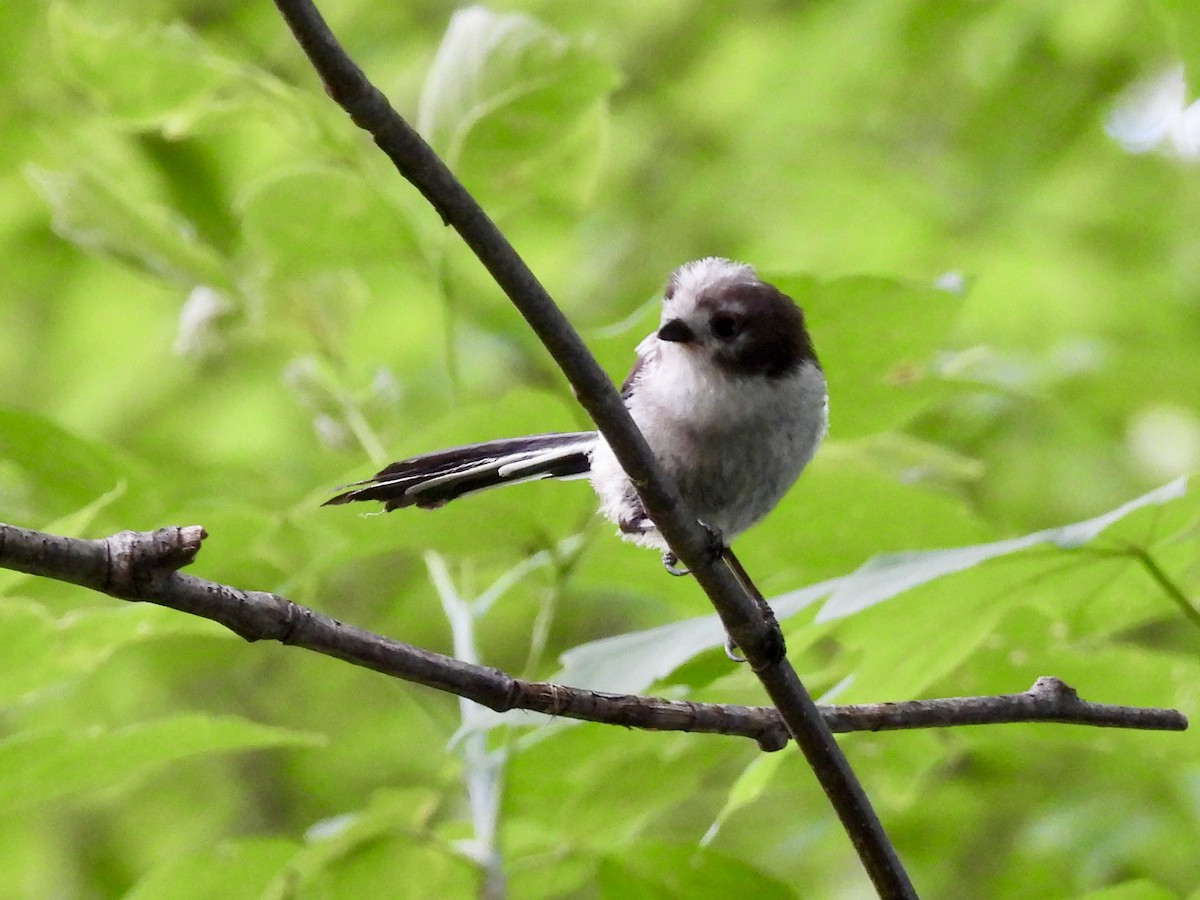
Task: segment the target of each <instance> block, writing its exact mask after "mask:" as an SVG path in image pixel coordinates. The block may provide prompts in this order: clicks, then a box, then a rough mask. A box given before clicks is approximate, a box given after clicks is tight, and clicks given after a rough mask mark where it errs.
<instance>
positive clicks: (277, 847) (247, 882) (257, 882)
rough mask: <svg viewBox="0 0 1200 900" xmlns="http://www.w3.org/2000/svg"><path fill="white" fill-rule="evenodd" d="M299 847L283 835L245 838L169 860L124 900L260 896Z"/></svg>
mask: <svg viewBox="0 0 1200 900" xmlns="http://www.w3.org/2000/svg"><path fill="white" fill-rule="evenodd" d="M298 849H299V845H298V844H296V843H294V842H292V841H287V840H283V839H281V838H276V839H272V838H246V839H244V840H238V841H226V842H223V843H221V844H219V845H218V846H216V847H202V848H200V849H199V850H198V852H195V853H190V854H187V855H185V856H182V857H179V858H176V859H171V860H169V861H168V862H165V863H163V864H162V865H160V866H157V867H155V868H153V869H151V870H150V872H148V873H147V874H146V875H145V876H143V877H142V878H141V879H140V880H139V881H138V883H137V884H136V885H135V886H134V888H133V890H132V891H130V892H129V893H127V894H125V895H124V898H125V900H157V898H162V900H189V898H195V900H207V898H210V897H221V898H223V900H224V898H227V900H259V898H261V897H263V896H264V894H265V892H266V890H267V889H268V888H269V886H270V885H271V883H272V882H273V881H274V880H275V878H276V876H277V875H278V873H279V870H280V869H282V868H283V867H284V866H285V865H286V864H287V862H288V860H290V859H291V858H292V857H293V856H294V855H295V853H296V851H297V850H298Z"/></svg>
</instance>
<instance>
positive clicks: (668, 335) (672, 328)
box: [658, 319, 696, 344]
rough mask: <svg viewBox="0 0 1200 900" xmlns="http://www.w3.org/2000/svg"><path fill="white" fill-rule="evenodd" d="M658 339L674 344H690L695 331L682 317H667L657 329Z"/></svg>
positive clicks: (694, 338)
mask: <svg viewBox="0 0 1200 900" xmlns="http://www.w3.org/2000/svg"><path fill="white" fill-rule="evenodd" d="M658 339H659V340H660V341H671V342H672V343H674V344H690V343H691V342H692V341H694V340H696V332H694V331H692V329H690V328H689V327H688V326H687V323H686V322H684V321H683V319H669V320H667V321H666V322H664V323H663V324H662V327H661V328H659V329H658Z"/></svg>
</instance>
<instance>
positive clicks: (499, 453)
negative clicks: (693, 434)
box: [324, 431, 596, 512]
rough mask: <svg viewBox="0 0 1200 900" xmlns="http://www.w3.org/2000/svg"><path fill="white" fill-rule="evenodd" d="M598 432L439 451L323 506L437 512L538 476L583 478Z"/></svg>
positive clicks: (380, 474)
mask: <svg viewBox="0 0 1200 900" xmlns="http://www.w3.org/2000/svg"><path fill="white" fill-rule="evenodd" d="M595 444H596V433H595V432H594V431H578V432H573V433H569V434H534V435H530V436H528V437H519V438H502V439H500V440H498V441H487V442H485V443H482V444H470V445H468V446H466V447H454V448H452V449H450V450H439V451H437V452H436V453H426V454H424V455H422V456H414V457H411V458H409V459H402V460H400V461H399V462H394V463H392V464H391V465H390V466H388V467H387V468H386V469H383V470H381V471H379V472H378V473H376V474H375V475H373V476H371V477H370V478H368V479H366V480H365V481H358V482H355V483H354V484H351V485H347V487H349V488H350V490H348V491H345V492H344V493H341V494H338V495H337V496H336V497H333V498H332V499H330V500H326V501H325V503H324V505H325V506H330V505H334V504H338V503H350V502H352V501H355V500H380V501H382V502H383V504H384V509H385V510H387V511H389V512H390V511H391V510H393V509H402V508H403V507H405V506H418V507H421V508H422V509H433V508H434V507H437V506H442V505H443V504H446V503H449V502H450V501H451V500H454V499H456V498H458V497H461V496H463V495H464V494H473V493H475V492H476V491H482V490H486V489H487V488H490V487H496V486H497V485H501V484H520V483H521V482H523V481H536V480H538V479H539V478H564V479H566V478H581V477H583V476H585V475H587V473H588V469H589V468H590V466H591V463H590V458H589V455H590V453H591V450H592V448H593V447H594V446H595Z"/></svg>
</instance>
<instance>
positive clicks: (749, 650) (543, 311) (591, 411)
mask: <svg viewBox="0 0 1200 900" xmlns="http://www.w3.org/2000/svg"><path fill="white" fill-rule="evenodd" d="M275 5H276V6H277V7H278V8H279V11H280V13H281V14H282V15H283V18H284V19H285V21H286V22H287V24H288V26H289V27H290V28H291V30H292V33H293V34H294V35H295V37H296V40H297V41H298V42H299V44H300V46H301V47H302V48H303V49H304V52H305V53H306V54H307V55H308V58H309V60H310V62H311V63H312V64H313V67H314V68H315V69H316V70H317V73H318V74H319V75H320V77H321V80H322V82H324V85H325V90H326V91H327V92H328V94H329V96H330V97H332V98H333V99H334V101H336V102H337V103H338V104H339V105H340V106H342V108H343V109H345V110H346V112H347V113H349V115H350V117H351V118H352V119H353V120H354V122H355V124H357V125H358V126H359V127H360V128H363V129H364V130H366V131H367V132H369V133H370V134H371V136H372V137H373V138H374V139H375V143H376V144H377V145H378V146H379V148H380V149H381V150H382V151H383V152H384V153H386V154H387V155H388V157H389V158H390V159H391V160H392V161H393V162H394V163H395V165H396V168H397V169H398V170H399V171H400V174H401V175H403V176H404V177H405V178H407V179H408V180H409V181H410V182H412V184H413V185H414V186H415V187H416V188H417V189H418V190H419V191H420V192H421V193H422V194H423V195H424V196H425V198H426V199H427V200H429V202H430V203H431V204H432V205H433V207H434V208H435V209H436V210H437V211H438V212H439V213H440V214H441V216H442V219H443V221H444V222H445V223H446V224H447V225H450V226H451V227H453V228H454V229H455V230H456V231H457V232H458V233H459V235H460V236H461V237H462V239H463V240H464V241H465V242H466V243H467V245H468V246H469V247H470V248H471V250H472V251H474V253H475V255H476V256H477V257H478V258H479V260H480V261H481V262H482V263H483V265H484V267H485V268H486V269H487V270H488V272H490V273H491V275H492V277H493V278H494V279H495V281H496V283H497V284H498V285H500V287H501V288H502V289H503V290H504V292H505V293H506V294H507V295H508V297H509V299H510V300H511V301H512V302H513V304H514V305H515V306H516V308H517V309H518V311H519V312H520V313H521V315H522V316H523V317H524V318H525V320H526V322H528V323H529V326H530V327H531V328H532V329H533V331H534V332H535V333H536V334H537V336H538V338H539V339H540V340H541V341H542V343H543V345H545V347H546V349H547V350H548V351H549V352H550V355H551V356H552V357H553V358H554V361H555V362H556V363H557V364H558V366H559V368H560V369H562V371H563V374H564V375H566V377H567V380H568V381H569V382H570V383H571V386H572V387H573V388H574V390H575V396H576V398H577V399H578V400H579V403H580V404H581V405H582V406H583V408H584V409H585V410H586V411H587V413H588V415H589V416H591V418H592V420H593V421H594V422H595V423H596V427H597V428H598V429H599V430H600V433H601V434H602V435H603V436H604V438H605V440H606V441H607V442H608V444H609V446H610V447H611V448H612V450H613V453H614V454H615V455H616V457H617V459H618V461H619V462H620V463H621V466H622V468H623V469H624V470H625V472H626V474H627V475H628V476H629V478H630V480H631V481H632V482H633V484H634V485H635V486H636V488H637V491H638V494H639V495H640V497H641V500H642V503H643V505H644V506H645V508H646V511H647V512H648V513H649V515H650V518H651V519H653V521H654V524H655V525H656V526H657V527H658V529H659V531H660V532H661V533H662V534H663V536H664V537H665V538H666V540H667V543H668V544H669V545H670V547H671V549H672V551H673V552H674V553H675V555H676V556H677V557H678V559H680V560H681V561H682V562H683V563H684V565H686V566H687V567H688V569H689V570H690V571H691V572H692V573H693V575H694V576H695V578H696V581H697V582H698V583H699V584H700V586H701V587H702V588H703V589H704V592H705V593H706V594H707V595H708V597H709V599H710V600H711V601H712V604H713V606H714V607H715V608H716V610H717V613H718V615H720V617H721V621H722V623H724V625H725V629H726V631H727V632H728V633H729V635H730V637H731V638H733V640H734V641H735V642H736V643H737V645H738V647H739V648H740V649H741V650H742V652H744V653H745V654H746V658H747V659H748V661H749V662H750V665H751V667H752V668H753V670H754V672H755V674H757V675H758V677H759V680H760V681H761V682H762V684H763V687H764V688H766V691H767V694H768V696H770V698H771V702H772V703H774V704H775V706H776V708H777V709H778V710H779V714H780V716H781V717H782V719H783V721H784V722H785V723H786V725H787V729H788V731H789V732H790V733H791V735H792V737H793V738H795V740H796V743H797V744H798V745H799V747H800V748H801V750H802V751H803V752H804V755H805V757H806V758H807V760H808V762H809V765H811V766H812V768H813V771H814V773H815V774H816V776H817V779H818V781H819V782H820V784H821V787H822V788H823V789H824V791H825V794H826V796H827V797H828V798H829V800H830V803H831V804H832V805H833V807H834V809H835V811H836V812H837V814H838V817H839V818H840V819H841V821H842V825H843V827H844V828H845V829H846V832H847V834H848V835H849V837H850V840H851V841H852V842H853V844H854V847H855V849H856V850H857V851H858V854H859V858H860V859H861V860H862V863H863V866H864V867H865V868H866V870H867V873H868V875H869V876H870V878H871V880H872V882H873V883H874V885H875V888H876V890H877V891H878V892H879V894H880V895H881V896H885V897H915V896H916V893H915V891H914V890H913V887H912V884H911V882H910V880H909V878H908V874H907V873H906V872H905V870H904V867H903V865H902V864H901V862H900V859H899V857H898V856H897V855H896V851H895V849H894V848H893V847H892V844H891V842H890V841H889V840H888V837H887V834H886V833H885V832H884V830H883V825H882V824H881V823H880V821H879V817H878V816H877V815H876V814H875V811H874V809H872V807H871V804H870V801H869V800H868V799H867V796H866V793H865V792H864V791H863V789H862V786H861V785H860V784H859V783H858V779H857V777H856V776H855V774H854V772H853V770H851V768H850V765H849V763H848V762H847V761H846V758H845V756H844V755H843V754H842V751H841V749H840V748H839V747H838V745H837V743H836V741H834V739H833V735H832V733H831V732H830V731H829V729H828V728H827V727H826V726H825V722H824V720H823V719H822V717H821V714H820V712H819V711H818V710H817V706H816V704H815V703H814V702H813V699H812V697H811V696H810V695H809V693H808V691H807V689H806V688H805V687H804V685H803V684H802V683H801V681H800V679H799V677H798V676H797V675H796V672H795V670H794V669H793V668H792V666H791V664H790V663H789V662H788V661H787V658H786V656H785V654H784V648H783V641H782V638H781V637H780V632H779V628H778V625H776V624H775V622H774V621H773V620H771V621H768V618H767V617H766V616H765V615H764V610H763V609H762V608H761V607H760V605H759V604H758V603H756V602H755V599H754V596H753V594H754V593H756V592H755V591H752V590H749V589H748V588H749V587H750V586H749V585H747V586H746V589H744V588H743V586H742V584H741V583H740V582H739V581H738V579H737V577H736V576H735V575H734V573H733V572H731V571H730V569H729V568H728V567H727V565H726V563H725V561H724V560H717V561H714V560H713V559H712V558H711V554H710V553H708V552H707V550H708V547H709V544H710V538H709V536H708V535H707V533H706V532H705V531H704V529H703V528H702V527H701V526H700V524H699V522H697V521H696V518H695V516H693V515H691V514H690V513H689V512H688V511H687V508H686V507H685V506H684V504H683V501H682V498H681V497H680V495H679V491H678V489H677V488H676V487H675V485H674V484H672V483H671V481H670V480H669V479H668V478H667V477H666V476H665V474H664V473H663V471H662V469H661V467H660V466H659V465H658V463H657V461H656V460H655V458H654V455H653V454H652V453H651V452H650V448H649V446H648V445H647V444H646V441H645V439H644V438H643V437H642V435H641V433H640V432H639V431H638V429H637V427H636V426H635V425H634V424H633V420H632V419H631V418H630V417H629V413H628V412H626V410H625V406H624V404H623V403H622V402H621V398H620V396H619V395H618V394H617V391H616V389H615V388H614V387H613V384H612V382H611V381H610V380H609V378H608V377H607V375H605V373H604V371H603V370H602V369H601V368H600V366H599V364H598V363H597V362H596V360H595V358H594V357H593V356H592V355H591V353H590V352H589V351H588V349H587V347H586V345H585V344H584V343H583V341H582V339H581V338H580V337H579V335H578V334H577V333H576V332H575V330H574V329H573V328H572V327H571V325H570V323H569V322H568V321H567V320H566V317H565V316H563V314H562V312H561V311H560V310H559V309H558V307H557V306H556V305H555V304H554V301H553V300H551V298H550V296H549V295H548V294H547V293H546V290H545V289H544V288H543V287H542V285H541V284H540V283H538V281H537V279H536V278H535V277H534V275H533V273H532V272H530V270H529V268H528V267H527V266H526V265H525V263H524V262H523V261H522V260H521V258H520V257H519V256H518V255H517V253H516V251H515V250H514V249H513V247H512V246H511V245H510V244H509V242H508V241H507V240H506V239H505V237H504V235H503V234H501V232H500V230H499V229H498V228H497V227H496V225H495V224H494V223H493V222H492V221H491V219H489V218H488V216H487V214H486V213H484V211H483V210H482V209H481V208H480V206H479V204H478V203H476V202H475V200H474V198H472V197H471V195H470V194H469V193H467V191H466V189H465V188H464V187H463V186H462V184H461V183H460V182H459V181H458V179H456V178H455V177H454V175H453V174H452V173H451V172H450V170H449V169H448V168H447V167H446V166H445V164H444V163H443V162H442V161H441V159H439V158H438V156H437V154H436V153H434V152H433V150H432V149H431V148H430V147H429V145H428V144H426V143H425V141H424V140H422V139H421V137H420V135H418V134H417V133H416V131H414V130H413V129H412V127H411V126H410V125H409V124H408V123H407V122H406V121H405V120H404V119H403V118H402V117H401V116H400V115H399V114H398V113H397V112H396V111H395V110H394V109H392V107H391V105H390V104H389V103H388V101H387V98H386V97H384V95H383V94H382V93H381V92H380V91H379V90H378V89H377V88H376V87H375V86H374V85H372V84H371V83H370V82H369V81H368V80H367V78H366V76H365V75H364V74H363V72H362V70H361V69H360V68H359V67H358V66H357V65H356V64H355V63H354V61H353V60H352V59H350V57H349V56H348V55H347V54H346V52H345V51H344V50H343V49H342V47H341V46H340V45H339V44H338V42H337V39H336V38H335V37H334V36H333V34H332V33H331V32H330V30H329V28H328V26H327V25H326V23H325V21H324V19H323V18H322V17H321V14H320V13H319V12H318V11H317V9H316V7H315V6H314V5H313V4H312V2H310V0H275Z"/></svg>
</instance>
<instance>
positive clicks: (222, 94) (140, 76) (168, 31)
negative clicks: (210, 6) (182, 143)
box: [48, 2, 251, 135]
mask: <svg viewBox="0 0 1200 900" xmlns="http://www.w3.org/2000/svg"><path fill="white" fill-rule="evenodd" d="M48 20H49V27H50V38H51V42H52V46H53V48H54V55H55V60H56V62H57V63H58V65H59V67H60V68H61V70H62V72H63V74H64V76H66V78H68V79H69V80H70V82H71V83H72V85H73V86H74V87H75V88H76V89H78V90H82V91H85V92H87V93H88V94H89V95H90V96H91V97H92V98H93V99H94V100H95V102H96V103H97V104H99V105H101V106H103V107H104V108H105V109H106V110H107V111H108V112H109V113H111V114H112V115H113V116H116V117H118V118H120V119H121V120H123V121H124V122H125V123H127V124H128V125H130V126H132V127H135V128H150V127H154V128H159V129H161V130H162V131H163V132H164V133H167V134H171V135H178V134H182V133H184V132H186V131H187V130H189V128H190V126H191V124H192V123H193V122H194V121H195V120H196V118H197V117H199V116H201V115H203V114H204V113H206V112H208V111H210V110H212V109H215V108H217V107H219V106H220V105H222V104H228V103H229V100H230V93H231V92H233V91H234V90H236V89H237V88H238V87H239V86H241V85H244V84H245V83H246V82H247V81H248V78H247V76H248V74H249V73H250V71H251V70H250V69H249V68H243V67H241V66H238V65H236V64H234V63H233V62H231V61H229V60H227V59H225V58H223V57H221V56H219V55H218V54H217V53H215V52H214V51H213V50H212V48H211V47H209V46H208V44H206V43H205V42H204V41H203V40H202V39H200V38H199V37H198V36H197V35H196V34H195V33H194V32H193V31H192V30H191V29H189V28H188V27H186V26H185V25H183V24H182V23H172V24H170V25H165V26H158V25H141V24H135V23H133V22H121V21H113V20H112V19H109V20H106V21H97V20H94V19H91V18H88V17H86V16H85V15H83V14H82V13H81V11H80V10H79V8H78V7H76V6H74V5H72V4H69V3H64V2H56V3H54V4H52V5H51V7H50V14H49V17H48Z"/></svg>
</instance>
